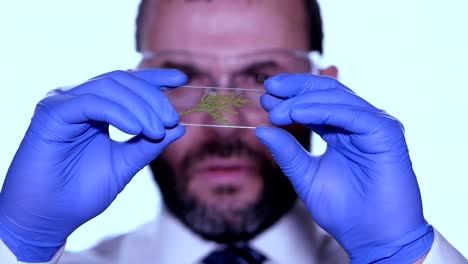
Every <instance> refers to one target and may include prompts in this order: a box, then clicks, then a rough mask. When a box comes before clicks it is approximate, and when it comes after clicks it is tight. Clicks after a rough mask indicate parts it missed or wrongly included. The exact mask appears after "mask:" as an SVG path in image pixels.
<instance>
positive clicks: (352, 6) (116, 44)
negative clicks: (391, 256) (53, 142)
mask: <svg viewBox="0 0 468 264" xmlns="http://www.w3.org/2000/svg"><path fill="white" fill-rule="evenodd" d="M320 2H321V5H322V11H323V17H324V21H325V31H326V40H325V61H324V62H325V63H327V64H335V65H337V66H338V67H339V68H340V80H341V81H342V82H343V83H345V84H346V85H347V86H348V87H350V88H352V89H353V90H354V91H355V92H357V93H358V94H359V95H361V96H362V97H364V98H365V99H367V100H368V101H370V102H372V103H373V104H374V105H376V106H378V107H379V108H383V109H385V110H387V111H388V112H389V113H391V114H392V115H394V116H396V117H397V118H399V119H400V120H401V121H402V122H403V124H404V125H405V127H406V136H407V142H408V145H409V148H410V154H411V157H412V160H413V163H414V168H415V171H416V173H417V175H418V179H419V183H420V187H421V190H422V196H423V203H424V209H425V215H426V218H427V219H428V221H429V222H430V223H431V224H433V225H434V226H435V227H436V228H437V229H438V230H439V231H441V232H442V233H443V234H444V235H445V237H446V238H447V239H448V240H449V241H450V242H451V243H452V244H453V245H455V246H456V247H457V248H458V249H459V250H460V251H461V252H462V253H463V254H464V255H465V256H468V226H467V225H466V224H467V223H468V206H467V205H466V202H467V201H468V194H467V191H468V190H467V189H466V185H467V184H468V173H467V172H466V166H467V164H468V156H467V154H466V151H467V150H468V140H467V135H466V133H467V132H468V131H467V129H468V125H467V122H468V119H467V118H466V114H467V113H468V109H467V106H468V102H467V101H468V48H467V47H468V34H467V32H468V30H467V26H468V19H467V18H466V17H467V16H466V14H465V12H466V10H467V9H468V2H467V1H464V0H445V1H436V0H425V1H424V0H412V1H407V0H392V1H389V0H386V1H384V0H382V1H375V0H357V1H348V0H327V1H325V0H322V1H320ZM137 4H138V1H137V0H131V1H129V0H127V1H112V0H100V1H94V0H81V1H63V0H47V1H32V0H29V1H7V0H2V1H1V2H0V37H1V41H0V91H1V94H0V126H1V129H0V133H1V134H0V138H1V140H2V141H1V142H2V143H1V148H0V182H2V181H3V177H4V175H5V174H6V172H7V169H8V166H9V163H10V161H11V159H12V157H13V155H14V153H15V151H16V149H17V147H18V145H19V143H20V141H21V138H22V136H23V134H24V131H25V130H26V128H27V126H28V123H29V120H30V117H31V115H32V111H33V109H34V106H35V104H36V102H37V101H38V100H40V99H41V98H42V97H43V95H44V94H45V93H46V92H47V91H48V90H50V89H53V88H55V87H57V86H64V85H70V84H74V83H78V82H81V81H83V80H86V79H88V78H90V77H93V76H95V75H98V74H100V73H103V72H107V71H111V70H115V69H128V68H132V67H134V66H135V65H136V63H137V61H138V58H139V57H138V55H137V54H136V53H135V52H134V42H133V33H134V18H135V14H136V9H137ZM320 149H323V145H321V147H320V148H319V149H318V150H317V151H320ZM159 201H160V199H159V197H158V195H157V193H156V191H155V186H154V184H153V183H152V181H151V177H150V176H149V173H148V171H147V170H143V171H142V172H140V173H139V175H137V176H136V177H135V179H134V181H133V182H132V183H131V184H130V185H129V186H128V187H127V188H126V189H125V190H124V192H123V193H122V194H121V195H120V196H119V197H118V199H117V200H116V202H115V203H114V204H113V205H112V206H111V207H110V208H109V209H108V210H107V211H106V212H105V213H104V214H102V215H101V216H99V217H97V218H95V219H94V220H92V221H90V222H89V223H87V224H85V225H84V226H82V228H80V229H79V230H78V231H76V232H75V233H74V234H73V235H72V236H71V237H70V239H69V241H68V245H67V247H68V249H70V250H80V249H84V248H86V247H89V246H91V245H92V244H93V243H95V242H96V241H97V240H99V239H100V238H102V237H103V236H107V235H111V234H116V233H122V232H126V231H129V230H132V229H133V228H134V227H135V226H137V225H139V224H140V223H142V222H144V221H147V220H149V219H152V218H154V217H155V216H156V215H157V212H158V204H159ZM402 213H404V212H402Z"/></svg>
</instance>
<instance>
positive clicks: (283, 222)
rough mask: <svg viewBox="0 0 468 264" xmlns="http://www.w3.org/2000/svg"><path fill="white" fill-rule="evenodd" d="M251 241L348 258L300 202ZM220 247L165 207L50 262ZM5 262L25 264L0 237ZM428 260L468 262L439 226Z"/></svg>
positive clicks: (179, 257) (164, 257)
mask: <svg viewBox="0 0 468 264" xmlns="http://www.w3.org/2000/svg"><path fill="white" fill-rule="evenodd" d="M250 245H251V246H252V247H253V248H254V249H256V250H258V251H260V252H261V253H262V254H264V255H265V256H267V258H268V260H269V262H268V263H281V264H282V263H287V264H289V263H294V264H301V263H304V264H305V263H307V264H319V263H320V264H339V263H348V262H349V259H348V256H347V254H346V252H345V251H344V250H343V249H342V248H341V246H340V245H339V244H338V243H337V242H336V241H335V240H334V239H333V238H331V237H330V236H329V235H328V234H327V233H326V232H325V231H323V230H322V229H321V228H320V227H318V226H317V225H316V224H315V223H314V221H313V220H312V218H311V217H310V216H309V214H308V212H307V211H306V209H305V208H304V206H303V205H302V204H300V203H298V204H297V206H295V207H294V208H293V209H292V210H291V211H290V212H289V213H288V214H286V215H285V216H284V217H282V218H281V219H280V220H279V221H278V222H277V223H275V224H274V225H273V226H272V227H271V228H269V229H268V230H266V231H264V232H263V233H261V234H260V235H258V236H257V237H256V238H255V239H253V240H252V241H251V243H250ZM216 247H217V245H216V244H215V243H213V242H208V241H204V240H202V239H201V238H199V237H198V236H197V235H195V234H194V233H192V232H191V231H190V230H188V229H187V228H185V226H183V225H182V224H181V223H180V222H179V221H177V220H176V219H175V218H174V217H172V215H170V214H169V213H168V212H167V210H166V209H163V210H162V212H161V215H160V216H159V217H158V218H157V220H154V221H151V222H149V223H146V224H144V225H142V226H140V227H139V228H138V229H136V230H134V231H133V232H130V233H128V234H124V235H120V236H117V237H113V238H109V239H107V240H104V241H102V242H101V243H99V244H98V245H96V246H95V247H93V248H91V249H89V250H86V251H83V252H78V253H76V252H75V253H69V252H64V250H63V248H62V249H61V250H60V251H59V252H57V254H56V255H55V256H54V258H53V259H52V260H51V261H50V262H47V263H46V264H57V263H58V264H127V263H132V264H133V263H138V264H149V263H151V264H168V263H171V264H173V263H177V264H179V263H181V264H185V263H187V264H192V263H193V264H196V263H199V262H200V260H201V259H202V258H203V257H205V256H206V255H208V254H209V253H211V252H212V251H213V250H214V249H215V248H216ZM0 263H2V264H20V263H22V262H18V261H17V260H16V258H15V257H14V256H13V254H12V253H11V252H10V251H9V250H8V248H7V247H6V246H5V245H4V244H3V243H1V241H0ZM424 263H425V264H447V263H450V264H459V263H460V264H461V263H468V260H467V259H466V258H465V257H464V256H463V255H461V254H460V253H459V252H458V251H457V250H456V249H455V248H454V247H452V246H451V245H450V244H449V243H448V242H447V240H445V238H444V237H443V236H442V235H441V234H440V233H439V232H437V230H435V241H434V244H433V246H432V248H431V250H430V251H429V254H428V255H427V258H426V260H425V262H424Z"/></svg>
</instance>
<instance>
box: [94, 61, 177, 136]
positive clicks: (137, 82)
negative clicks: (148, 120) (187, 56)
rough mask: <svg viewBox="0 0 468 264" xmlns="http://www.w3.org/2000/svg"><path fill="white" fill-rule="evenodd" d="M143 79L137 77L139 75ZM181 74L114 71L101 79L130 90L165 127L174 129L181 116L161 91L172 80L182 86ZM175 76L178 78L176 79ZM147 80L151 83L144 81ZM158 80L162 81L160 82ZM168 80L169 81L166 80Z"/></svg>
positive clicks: (173, 72) (161, 70)
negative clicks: (163, 85)
mask: <svg viewBox="0 0 468 264" xmlns="http://www.w3.org/2000/svg"><path fill="white" fill-rule="evenodd" d="M138 73H139V75H141V77H137V74H138ZM176 73H181V72H179V71H176V70H163V69H160V70H154V69H153V70H146V71H142V72H125V71H114V72H111V73H108V74H104V75H102V76H101V77H100V79H102V78H111V79H113V80H115V81H117V82H119V83H120V84H122V85H123V86H125V87H127V88H128V89H130V90H132V91H133V92H135V93H136V94H137V95H138V96H140V97H141V98H142V99H143V100H145V101H146V102H147V103H148V104H149V105H150V106H151V108H152V109H153V111H154V112H155V114H156V115H157V116H158V117H159V118H160V120H161V121H162V123H163V124H164V126H166V127H173V126H175V125H176V124H177V123H178V122H179V115H178V114H177V111H176V110H175V108H174V107H173V106H172V104H171V103H170V102H169V99H168V98H167V97H166V96H165V95H164V94H163V92H162V91H161V85H162V84H163V83H164V84H166V85H167V83H170V80H172V79H177V80H178V81H179V82H174V81H172V83H171V85H173V84H176V83H177V84H180V83H181V80H184V79H183V78H182V77H181V75H177V74H176ZM174 75H175V76H176V77H177V78H176V77H174ZM183 76H185V75H183ZM143 78H146V79H147V80H149V81H146V80H144V79H143ZM158 78H159V79H160V80H158ZM165 78H168V80H169V81H168V80H165Z"/></svg>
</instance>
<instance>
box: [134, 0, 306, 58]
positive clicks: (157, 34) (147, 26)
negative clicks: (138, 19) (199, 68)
mask: <svg viewBox="0 0 468 264" xmlns="http://www.w3.org/2000/svg"><path fill="white" fill-rule="evenodd" d="M144 21H145V22H144V25H143V28H142V33H143V37H142V39H141V40H142V50H143V51H148V50H161V49H177V50H188V51H193V52H200V53H210V54H215V55H216V54H219V55H229V54H237V53H245V52H251V51H255V50H264V49H295V50H306V48H307V43H308V39H307V35H306V32H307V30H306V29H307V27H306V26H307V25H306V14H305V10H304V4H303V0H211V1H209V0H198V1H197V0H192V1H188V0H150V3H149V4H148V5H147V9H146V10H145V20H144Z"/></svg>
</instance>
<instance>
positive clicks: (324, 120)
mask: <svg viewBox="0 0 468 264" xmlns="http://www.w3.org/2000/svg"><path fill="white" fill-rule="evenodd" d="M289 116H290V118H291V122H293V123H300V124H305V125H329V126H333V127H337V128H341V129H343V130H345V131H348V132H351V133H353V134H360V135H367V134H371V133H375V132H377V131H379V130H380V129H381V128H383V127H400V126H401V124H400V123H399V122H398V120H396V119H395V118H393V117H392V116H390V115H388V114H387V113H385V112H384V111H382V110H378V109H368V108H362V107H357V106H350V105H341V104H311V103H308V104H301V105H295V106H294V107H293V108H291V110H290V112H289Z"/></svg>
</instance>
